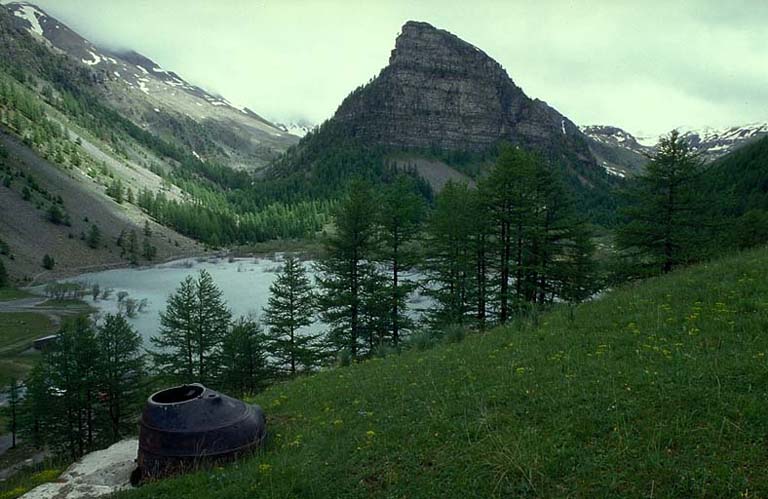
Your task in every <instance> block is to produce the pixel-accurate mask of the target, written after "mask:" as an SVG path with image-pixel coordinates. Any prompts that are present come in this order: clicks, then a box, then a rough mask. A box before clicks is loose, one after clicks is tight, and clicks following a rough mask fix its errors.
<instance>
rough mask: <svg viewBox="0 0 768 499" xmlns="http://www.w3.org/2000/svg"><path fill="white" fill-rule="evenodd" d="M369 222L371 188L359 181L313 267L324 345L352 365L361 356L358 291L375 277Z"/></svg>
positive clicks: (362, 335)
mask: <svg viewBox="0 0 768 499" xmlns="http://www.w3.org/2000/svg"><path fill="white" fill-rule="evenodd" d="M375 217H376V209H375V204H374V195H373V189H372V188H371V186H370V185H369V184H368V183H366V182H364V181H361V180H355V181H352V182H351V183H350V185H349V186H348V191H347V194H346V196H345V197H344V199H343V200H342V201H341V202H340V203H339V206H338V207H337V209H336V212H335V214H334V217H333V222H334V229H333V231H332V232H331V234H329V235H328V236H327V237H326V239H325V242H324V246H325V248H324V249H325V252H324V255H323V256H322V257H321V258H320V259H318V261H317V263H316V269H317V271H318V276H317V282H318V284H319V287H320V291H321V293H320V295H319V297H318V301H319V305H320V310H321V316H322V318H323V320H324V321H325V322H326V323H327V324H329V326H330V332H329V335H328V340H329V342H330V343H331V345H333V346H334V347H335V348H337V349H338V350H348V351H349V353H350V355H351V357H352V359H353V360H357V359H358V358H360V356H361V354H362V353H364V352H363V349H364V343H363V341H364V339H365V329H364V322H365V321H364V314H365V306H364V301H363V290H364V287H365V282H366V280H368V279H370V278H371V276H372V274H373V273H374V272H376V269H375V265H374V263H373V260H372V259H373V257H374V254H375V250H376V230H375V224H374V222H375Z"/></svg>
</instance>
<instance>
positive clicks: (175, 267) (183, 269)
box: [68, 254, 322, 346]
mask: <svg viewBox="0 0 768 499" xmlns="http://www.w3.org/2000/svg"><path fill="white" fill-rule="evenodd" d="M281 261H282V255H279V254H278V255H275V257H274V258H229V259H226V258H186V259H183V260H175V261H172V262H168V263H163V264H159V265H156V266H154V267H147V268H125V269H116V270H106V271H103V272H93V273H89V274H82V275H80V276H78V277H75V278H72V279H68V280H70V281H79V282H84V283H87V284H89V285H90V284H98V285H99V286H100V287H101V289H105V288H112V289H113V290H114V292H113V293H112V295H111V297H110V298H109V300H97V301H93V300H92V299H91V297H90V295H88V296H87V297H86V298H85V300H86V301H87V302H88V303H90V304H91V305H93V306H94V307H96V308H97V309H99V311H101V312H113V313H114V312H117V310H118V305H117V298H116V297H117V294H118V293H119V292H120V291H125V292H127V293H128V295H129V296H130V297H131V298H133V299H135V300H142V299H146V300H147V302H148V304H147V307H146V310H145V312H143V313H140V314H138V315H136V317H134V318H131V319H129V321H130V322H131V324H133V326H134V327H135V328H136V330H137V331H138V332H139V333H140V334H141V335H142V337H143V338H144V340H145V346H148V345H149V343H148V342H147V340H148V339H149V338H150V337H152V336H155V335H156V334H157V333H158V331H159V328H160V312H162V311H163V310H165V305H166V302H167V300H168V297H169V296H170V295H171V294H172V293H173V292H174V291H175V290H176V288H177V287H178V286H179V283H180V282H181V281H183V280H184V279H185V278H186V277H187V276H189V275H191V276H193V277H194V276H195V275H196V274H197V273H198V272H199V271H200V270H202V269H205V270H207V271H208V272H209V273H210V274H211V276H212V277H213V279H214V281H215V282H216V285H217V286H218V287H219V288H220V289H221V292H222V295H223V297H224V299H225V300H226V302H227V304H228V305H229V307H230V308H231V309H232V314H233V316H234V317H237V316H240V315H247V314H255V315H256V316H257V317H258V316H260V315H261V311H262V307H264V306H266V304H267V300H268V298H269V286H270V284H272V281H273V280H274V279H275V276H276V272H277V271H278V270H279V269H280V265H281V264H280V262H281ZM305 266H306V268H307V270H308V271H309V274H310V275H313V273H312V269H311V265H310V263H309V262H305ZM321 329H322V325H321V324H315V325H313V326H310V328H308V329H307V331H319V330H321Z"/></svg>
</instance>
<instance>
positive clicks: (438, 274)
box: [425, 181, 477, 326]
mask: <svg viewBox="0 0 768 499" xmlns="http://www.w3.org/2000/svg"><path fill="white" fill-rule="evenodd" d="M474 195H475V194H473V192H472V191H471V190H470V188H469V187H468V186H467V185H466V184H458V183H455V182H453V181H449V182H448V183H447V184H446V185H445V186H444V187H443V190H442V191H441V192H440V194H438V195H437V197H436V199H435V209H434V210H433V212H432V213H431V215H430V217H429V219H428V221H427V230H426V232H427V239H426V244H425V246H426V247H427V248H429V249H428V252H427V258H426V262H425V275H426V278H427V283H426V284H427V285H426V287H425V294H426V295H428V296H430V297H431V298H432V299H433V300H434V305H433V306H432V307H431V309H430V311H429V319H430V322H431V323H432V324H433V325H435V326H444V325H448V324H465V323H466V322H467V321H468V320H470V319H471V315H472V311H473V309H474V304H475V303H476V302H475V301H474V300H473V295H474V291H475V290H474V284H475V282H476V281H475V272H476V260H475V256H476V252H475V251H474V250H473V244H472V241H473V235H474V233H475V230H476V226H477V224H476V222H477V217H476V214H475V213H474V211H473V209H474V207H476V206H477V204H476V202H475V199H474Z"/></svg>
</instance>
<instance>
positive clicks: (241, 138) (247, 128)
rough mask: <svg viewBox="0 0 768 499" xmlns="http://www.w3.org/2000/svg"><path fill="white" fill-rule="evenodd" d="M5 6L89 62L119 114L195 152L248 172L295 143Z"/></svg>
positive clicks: (154, 68)
mask: <svg viewBox="0 0 768 499" xmlns="http://www.w3.org/2000/svg"><path fill="white" fill-rule="evenodd" d="M5 7H6V8H7V9H8V10H9V11H10V12H11V13H12V14H13V16H14V17H13V19H14V21H15V23H16V24H17V26H19V27H21V28H23V29H25V30H27V31H28V32H29V33H30V34H31V35H33V36H34V37H36V38H38V39H39V40H41V41H43V42H44V43H46V44H47V45H48V46H50V47H51V48H53V49H54V50H56V51H60V52H62V53H64V54H67V55H68V56H69V57H71V58H72V59H73V60H75V61H77V62H78V63H80V64H83V65H85V66H87V67H89V68H90V69H91V70H92V71H93V73H94V74H95V75H96V77H97V78H98V79H99V81H100V82H101V83H102V84H103V86H104V88H105V89H106V98H107V99H109V100H110V102H111V104H113V105H114V106H115V107H116V108H117V109H119V110H120V111H121V112H122V113H123V115H124V116H126V117H128V118H129V119H131V120H132V121H133V122H134V123H136V124H137V125H138V126H140V127H142V128H144V129H146V130H149V131H151V132H153V133H155V134H157V135H159V136H161V137H164V138H166V139H168V140H171V141H174V142H176V143H178V144H179V145H182V146H184V147H188V148H190V149H191V150H192V151H194V154H195V155H197V156H198V157H201V158H206V159H212V160H215V161H218V162H221V163H223V164H226V165H228V166H232V167H235V168H241V169H249V170H254V169H259V168H261V167H263V166H265V165H266V164H267V163H269V162H270V161H272V160H274V159H275V158H276V157H277V156H278V155H279V154H280V153H282V152H283V151H285V150H286V149H287V148H288V147H289V146H291V145H292V144H294V143H296V142H297V141H298V139H297V136H296V135H295V134H294V133H291V132H289V131H288V130H287V129H283V128H280V127H278V126H276V125H275V124H273V123H271V122H269V121H268V120H266V119H264V118H262V117H261V116H259V115H258V114H256V113H255V112H254V111H252V110H250V109H248V108H247V107H243V106H238V105H235V104H233V103H231V102H230V101H228V100H227V99H226V98H224V97H222V96H220V95H216V94H214V93H211V92H209V91H206V90H204V89H202V88H200V87H198V86H195V85H192V84H190V83H188V82H186V81H185V80H184V79H183V78H182V77H180V76H179V75H178V74H176V73H174V72H173V71H169V70H166V69H163V68H162V67H160V65H159V64H157V63H155V62H154V61H152V60H151V59H149V58H148V57H146V56H144V55H142V54H139V53H137V52H134V51H122V52H119V51H113V50H108V49H106V48H103V47H98V46H96V45H94V44H93V43H91V42H90V41H88V40H86V39H85V38H83V37H82V36H80V35H79V34H78V33H76V32H74V31H73V30H71V29H70V28H69V27H67V26H66V25H65V24H64V23H63V22H61V21H59V20H58V19H56V18H54V17H52V16H50V15H49V14H47V13H46V12H45V11H43V10H42V9H40V8H39V7H36V6H34V5H32V4H30V3H9V4H7V5H6V6H5Z"/></svg>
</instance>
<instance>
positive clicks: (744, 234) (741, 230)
mask: <svg viewBox="0 0 768 499" xmlns="http://www.w3.org/2000/svg"><path fill="white" fill-rule="evenodd" d="M734 236H735V237H734V244H735V245H736V247H738V248H739V249H747V248H753V247H755V246H760V245H764V244H766V243H768V211H764V210H749V211H748V212H746V213H745V214H744V215H742V216H741V217H739V218H738V219H737V221H736V224H735V228H734Z"/></svg>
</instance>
